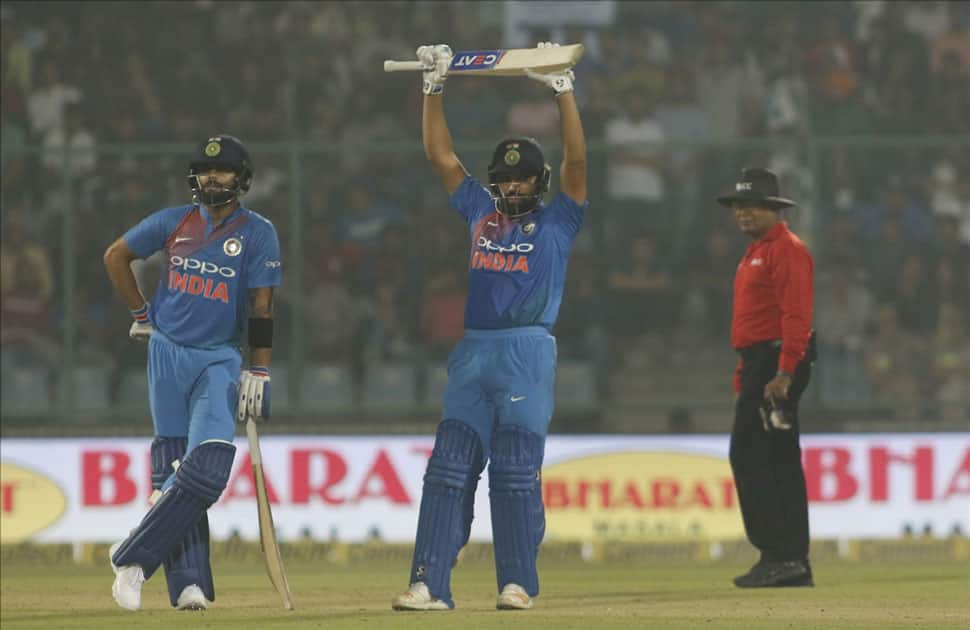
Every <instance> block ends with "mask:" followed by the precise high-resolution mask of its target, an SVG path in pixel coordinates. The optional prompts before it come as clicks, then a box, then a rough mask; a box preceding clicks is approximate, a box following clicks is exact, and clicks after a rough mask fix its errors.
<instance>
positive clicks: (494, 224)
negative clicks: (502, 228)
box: [488, 221, 498, 227]
mask: <svg viewBox="0 0 970 630" xmlns="http://www.w3.org/2000/svg"><path fill="white" fill-rule="evenodd" d="M488 224H489V225H491V226H492V227H498V223H492V222H491V221H489V222H488Z"/></svg>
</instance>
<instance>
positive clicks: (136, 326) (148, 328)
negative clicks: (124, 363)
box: [128, 322, 155, 342]
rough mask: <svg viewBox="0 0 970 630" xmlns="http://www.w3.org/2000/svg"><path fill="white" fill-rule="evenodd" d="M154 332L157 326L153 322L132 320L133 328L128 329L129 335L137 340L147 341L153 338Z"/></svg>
mask: <svg viewBox="0 0 970 630" xmlns="http://www.w3.org/2000/svg"><path fill="white" fill-rule="evenodd" d="M153 332H155V328H154V327H153V326H152V323H151V322H147V323H144V324H143V323H141V322H132V323H131V328H129V329H128V336H129V337H131V338H132V339H134V340H135V341H142V342H147V341H148V340H149V339H150V338H151V336H152V333H153Z"/></svg>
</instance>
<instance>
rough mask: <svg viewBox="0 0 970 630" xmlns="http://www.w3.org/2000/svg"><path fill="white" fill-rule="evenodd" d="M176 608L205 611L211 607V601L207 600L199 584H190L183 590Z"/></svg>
mask: <svg viewBox="0 0 970 630" xmlns="http://www.w3.org/2000/svg"><path fill="white" fill-rule="evenodd" d="M175 606H176V607H177V608H178V609H179V610H205V609H207V608H208V607H209V600H207V599H206V598H205V595H204V594H203V593H202V589H201V588H199V586H198V584H189V585H188V586H186V587H185V588H183V589H182V593H181V594H180V595H179V598H178V601H177V602H176V604H175Z"/></svg>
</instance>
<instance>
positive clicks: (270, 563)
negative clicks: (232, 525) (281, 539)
mask: <svg viewBox="0 0 970 630" xmlns="http://www.w3.org/2000/svg"><path fill="white" fill-rule="evenodd" d="M246 437H248V438H249V460H250V462H251V463H252V465H253V480H254V481H255V482H256V507H257V511H258V512H259V544H260V546H261V547H262V548H263V555H264V557H265V558H266V571H267V572H268V573H269V581H270V582H272V583H273V586H274V587H276V591H277V592H278V593H279V594H280V597H282V598H283V608H285V609H286V610H293V597H292V596H291V595H290V585H289V583H287V581H286V571H284V569H283V558H282V557H281V556H280V548H279V545H277V544H276V527H275V526H274V525H273V512H272V511H271V510H270V507H269V497H268V496H267V494H266V478H265V477H264V476H263V456H262V453H261V452H260V450H259V435H258V434H257V433H256V423H255V422H253V419H252V418H250V419H249V420H247V421H246Z"/></svg>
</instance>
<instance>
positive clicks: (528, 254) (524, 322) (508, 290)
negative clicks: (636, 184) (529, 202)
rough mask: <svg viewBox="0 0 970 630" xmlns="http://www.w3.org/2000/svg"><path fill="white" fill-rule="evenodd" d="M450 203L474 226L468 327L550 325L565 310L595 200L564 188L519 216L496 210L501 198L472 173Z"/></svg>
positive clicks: (492, 327) (467, 304) (471, 227)
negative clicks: (579, 237)
mask: <svg viewBox="0 0 970 630" xmlns="http://www.w3.org/2000/svg"><path fill="white" fill-rule="evenodd" d="M450 203H451V205H452V207H454V208H455V209H456V210H457V211H458V213H459V214H461V216H462V217H464V219H465V221H467V222H468V225H469V227H470V229H471V237H472V251H471V259H470V261H469V272H468V301H467V302H466V303H465V328H471V329H497V328H517V327H520V326H544V327H545V328H546V329H547V330H551V329H552V326H553V324H555V323H556V317H557V316H558V315H559V305H560V304H561V303H562V294H563V288H564V286H565V284H566V265H567V264H568V262H569V252H570V250H571V249H572V246H573V241H574V240H575V238H576V234H577V233H578V232H579V229H580V228H581V227H582V225H583V216H584V214H585V212H586V208H587V207H588V206H589V202H586V203H584V204H583V205H579V204H577V203H576V202H575V201H573V200H572V199H571V198H570V197H569V196H567V195H565V194H563V193H559V194H558V195H556V197H555V198H554V199H553V200H552V202H551V203H550V204H549V205H540V206H539V208H538V209H537V210H535V211H534V212H531V213H529V214H527V215H526V216H524V217H521V218H517V219H509V218H508V217H506V216H505V215H503V214H502V213H500V212H499V211H498V210H496V209H495V200H494V199H492V196H491V195H490V194H489V192H488V190H487V189H486V188H485V187H484V186H482V185H481V184H480V183H479V182H478V180H476V179H475V178H473V177H471V176H469V177H466V178H465V180H464V181H463V182H462V183H461V185H460V186H459V187H458V189H457V190H455V192H454V193H453V194H452V195H451V198H450Z"/></svg>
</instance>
